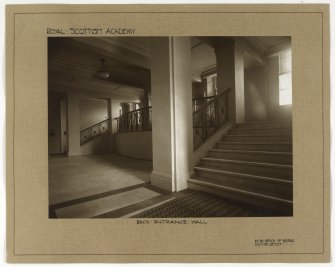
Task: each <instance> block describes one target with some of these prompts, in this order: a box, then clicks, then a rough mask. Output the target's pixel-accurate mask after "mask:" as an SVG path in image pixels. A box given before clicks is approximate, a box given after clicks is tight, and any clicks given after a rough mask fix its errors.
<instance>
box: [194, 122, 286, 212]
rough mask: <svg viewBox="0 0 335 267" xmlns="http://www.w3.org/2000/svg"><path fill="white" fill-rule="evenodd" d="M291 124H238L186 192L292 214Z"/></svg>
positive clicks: (196, 169) (196, 173)
mask: <svg viewBox="0 0 335 267" xmlns="http://www.w3.org/2000/svg"><path fill="white" fill-rule="evenodd" d="M292 176H293V168H292V124H291V122H287V121H285V122H283V121H273V122H271V121H269V122H255V123H244V124H237V125H236V128H234V129H231V130H230V131H229V132H228V134H227V135H225V136H223V138H222V140H221V141H220V142H218V143H217V144H216V146H215V148H212V149H210V150H209V151H208V155H207V156H206V157H204V158H202V160H201V162H200V163H199V165H198V166H196V167H194V176H193V177H192V178H191V179H189V180H188V184H189V188H190V189H193V190H198V191H203V192H208V193H212V194H215V195H219V196H223V197H226V198H229V199H233V200H237V201H241V202H243V203H247V204H250V205H252V206H257V207H261V208H265V209H268V210H271V211H275V212H276V214H278V215H279V216H283V215H284V216H290V215H292V213H293V181H292Z"/></svg>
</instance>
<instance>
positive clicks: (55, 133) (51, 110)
mask: <svg viewBox="0 0 335 267" xmlns="http://www.w3.org/2000/svg"><path fill="white" fill-rule="evenodd" d="M62 97H63V95H62V94H59V93H55V92H51V91H49V93H48V133H49V138H48V149H49V154H58V153H60V152H61V140H60V133H61V120H60V101H61V99H62Z"/></svg>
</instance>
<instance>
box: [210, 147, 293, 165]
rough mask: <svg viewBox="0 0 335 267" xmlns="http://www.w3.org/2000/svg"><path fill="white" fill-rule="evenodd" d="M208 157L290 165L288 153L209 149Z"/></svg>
mask: <svg viewBox="0 0 335 267" xmlns="http://www.w3.org/2000/svg"><path fill="white" fill-rule="evenodd" d="M209 156H210V157H211V158H220V159H232V160H240V161H253V162H265V163H275V164H282V165H292V153H289V152H272V151H250V150H249V151H248V150H227V149H210V150H209Z"/></svg>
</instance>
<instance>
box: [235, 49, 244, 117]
mask: <svg viewBox="0 0 335 267" xmlns="http://www.w3.org/2000/svg"><path fill="white" fill-rule="evenodd" d="M235 98H236V100H235V103H236V123H243V122H244V121H245V100H244V98H245V92H244V54H243V50H242V49H241V48H239V47H238V46H237V45H236V44H235Z"/></svg>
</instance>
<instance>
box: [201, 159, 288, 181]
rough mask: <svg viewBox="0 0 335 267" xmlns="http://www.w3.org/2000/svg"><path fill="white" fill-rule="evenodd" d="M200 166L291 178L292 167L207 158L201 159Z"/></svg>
mask: <svg viewBox="0 0 335 267" xmlns="http://www.w3.org/2000/svg"><path fill="white" fill-rule="evenodd" d="M202 166H205V167H210V168H213V169H218V170H225V171H230V172H238V173H246V174H250V175H258V176H266V177H271V178H281V179H285V180H292V168H272V167H267V166H266V167H264V166H258V165H246V164H239V163H231V162H216V161H208V160H202Z"/></svg>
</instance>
